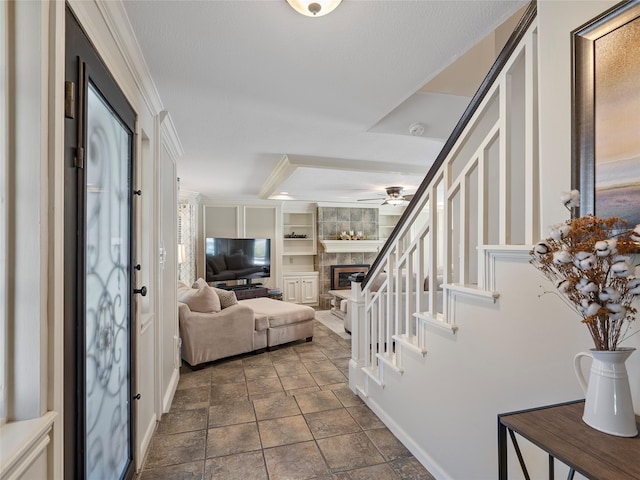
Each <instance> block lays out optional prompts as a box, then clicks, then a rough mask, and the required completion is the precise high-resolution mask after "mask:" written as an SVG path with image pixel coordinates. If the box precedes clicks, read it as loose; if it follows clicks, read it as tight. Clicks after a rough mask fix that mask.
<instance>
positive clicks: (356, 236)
mask: <svg viewBox="0 0 640 480" xmlns="http://www.w3.org/2000/svg"><path fill="white" fill-rule="evenodd" d="M338 240H366V237H365V236H364V234H363V233H362V232H360V231H358V232H357V233H355V234H354V233H353V230H350V231H349V233H347V232H346V231H342V232H340V235H339V236H338Z"/></svg>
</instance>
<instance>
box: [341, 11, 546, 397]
mask: <svg viewBox="0 0 640 480" xmlns="http://www.w3.org/2000/svg"><path fill="white" fill-rule="evenodd" d="M535 16H536V10H535V3H534V4H532V6H531V7H530V8H529V9H528V10H527V12H526V13H525V15H524V17H523V19H522V20H521V22H520V24H519V25H518V27H517V28H516V31H515V32H514V35H513V36H512V38H511V40H510V41H509V42H508V43H507V46H506V47H505V49H504V50H503V52H502V53H501V55H500V57H499V58H498V60H497V61H496V64H495V65H494V67H493V68H492V70H491V72H490V73H489V75H488V76H487V79H485V82H484V83H483V85H482V86H481V87H480V89H479V90H478V93H477V94H476V96H475V97H474V98H473V100H472V101H471V104H470V106H469V107H468V109H467V111H466V112H465V114H464V116H463V118H462V119H461V120H460V122H459V123H458V126H457V127H456V129H455V130H454V133H453V134H452V135H451V137H450V138H449V140H448V141H447V143H446V144H445V147H444V148H443V151H442V152H441V154H440V155H439V157H438V159H437V160H436V163H435V164H434V167H432V169H431V170H430V171H429V173H428V175H427V178H426V179H425V181H424V182H423V184H422V185H421V186H420V188H419V189H418V191H417V193H416V195H415V196H414V197H413V199H412V201H411V204H410V205H409V206H408V207H407V209H406V211H405V213H404V214H403V216H402V218H401V219H400V221H399V222H398V225H397V226H396V228H395V230H394V232H393V233H392V235H391V236H390V238H389V240H388V242H387V244H385V246H384V248H383V249H382V251H381V253H380V255H379V256H378V258H377V259H376V261H375V263H374V264H373V266H372V268H371V270H370V272H369V274H368V275H367V278H365V281H364V282H363V283H362V284H354V286H353V291H352V299H351V301H352V306H351V308H349V311H350V314H351V315H352V328H353V332H352V359H351V364H350V377H351V378H350V384H351V387H352V389H354V390H355V389H358V390H360V392H361V393H362V394H364V395H367V391H368V388H367V385H368V382H369V381H374V382H375V383H377V384H378V385H382V386H384V384H385V382H384V372H385V369H390V370H391V371H393V372H396V373H402V372H403V368H404V367H403V362H402V355H403V354H404V352H405V351H408V352H415V353H417V354H420V355H423V356H424V355H425V354H426V352H427V345H428V335H429V331H430V329H432V328H434V327H435V328H437V329H439V330H440V331H444V332H448V334H450V335H455V333H456V331H457V328H458V327H457V325H456V322H455V303H456V301H457V299H458V298H460V297H461V296H468V295H473V296H475V297H478V298H481V299H486V300H488V301H490V302H495V301H496V299H497V298H498V293H497V292H494V291H493V290H492V284H493V282H492V280H491V278H490V271H487V268H486V265H487V254H488V253H487V252H491V250H492V249H494V248H497V246H500V249H501V250H503V249H504V248H505V247H504V246H509V245H521V246H525V245H531V244H532V243H534V242H535V241H536V240H537V238H538V235H539V214H538V188H539V187H538V183H539V182H538V180H539V179H538V176H537V172H538V165H537V163H538V152H537V145H538V138H537V131H538V128H537V122H538V110H537V106H538V99H537V91H538V84H537V78H538V72H537V65H538V62H537V23H536V21H535ZM507 248H508V247H507ZM516 248H517V247H516ZM522 248H524V247H520V249H522Z"/></svg>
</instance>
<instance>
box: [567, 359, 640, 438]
mask: <svg viewBox="0 0 640 480" xmlns="http://www.w3.org/2000/svg"><path fill="white" fill-rule="evenodd" d="M634 350H635V348H619V349H618V350H611V351H609V350H590V351H588V352H580V353H578V354H577V355H576V356H575V357H574V359H573V362H574V368H575V371H576V377H578V382H579V383H580V386H581V387H582V390H584V393H585V395H586V397H585V403H584V412H583V415H582V420H584V423H586V424H587V425H589V426H590V427H592V428H595V429H596V430H599V431H601V432H604V433H608V434H610V435H616V436H618V437H635V436H636V435H637V434H638V429H637V427H636V417H635V413H634V411H633V401H632V400H631V388H630V387H629V377H628V375H627V368H626V367H625V364H624V362H625V361H626V360H627V358H628V357H629V355H631V354H632V353H633V351H634ZM582 357H591V358H592V359H593V362H592V363H591V375H590V376H589V383H588V384H587V381H586V379H585V378H584V375H583V374H582V369H581V368H580V360H581V358H582Z"/></svg>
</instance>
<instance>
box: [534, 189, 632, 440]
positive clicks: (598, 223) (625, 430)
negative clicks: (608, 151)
mask: <svg viewBox="0 0 640 480" xmlns="http://www.w3.org/2000/svg"><path fill="white" fill-rule="evenodd" d="M562 201H563V203H564V205H565V207H567V208H568V209H569V210H571V209H572V208H574V207H577V206H579V202H580V192H578V191H577V190H572V191H571V192H568V193H565V194H563V196H562ZM639 243H640V225H637V226H636V227H635V228H634V229H629V228H627V222H626V221H624V220H621V219H619V218H617V217H611V218H598V217H596V216H594V215H586V216H583V217H577V218H572V219H570V220H567V221H566V222H564V223H561V224H558V225H554V226H552V227H551V229H550V233H549V238H547V239H546V240H543V241H541V242H539V243H538V244H537V245H535V246H534V247H533V249H532V250H531V252H530V254H531V264H532V265H533V266H535V267H536V268H537V269H538V270H540V271H541V272H542V273H543V274H544V275H545V276H546V277H547V278H548V279H549V280H551V281H552V282H554V284H555V285H556V288H557V291H558V293H559V296H560V298H562V299H563V300H564V301H565V302H566V303H567V304H568V305H569V306H570V307H571V308H572V309H573V310H575V311H576V312H577V313H578V314H579V315H580V316H581V317H582V323H584V324H585V325H586V326H587V328H588V330H589V333H590V334H591V338H592V339H593V342H594V344H595V348H594V349H591V350H590V351H589V352H581V353H579V354H577V355H576V356H575V358H574V367H575V370H576V375H577V377H578V382H579V383H580V385H581V387H582V388H583V390H584V391H585V394H586V400H585V407H584V414H583V417H582V419H583V420H584V422H585V423H586V424H587V425H589V426H591V427H593V428H595V429H596V430H600V431H602V432H605V433H609V434H611V435H617V436H622V437H633V436H635V435H637V433H638V431H637V428H636V421H635V414H634V410H633V402H632V399H631V389H630V387H629V379H628V376H627V371H626V368H625V365H624V361H625V360H626V358H628V357H629V355H631V353H633V351H634V350H635V348H622V347H619V346H618V345H619V344H620V343H621V342H622V341H624V340H625V339H626V338H628V337H629V336H631V335H633V334H635V333H638V331H636V332H635V333H632V334H629V330H630V326H631V323H632V322H633V321H635V316H636V313H637V312H636V309H635V308H634V307H633V305H632V303H633V301H634V300H635V299H636V298H637V297H638V296H640V278H637V277H636V276H635V266H634V265H633V264H632V261H631V256H630V255H632V254H634V253H636V252H638V246H639ZM545 293H550V292H545ZM554 293H555V292H554ZM584 356H588V357H591V358H592V359H593V363H592V368H591V376H590V378H589V382H588V383H587V382H586V380H585V379H584V376H583V375H582V371H581V369H580V360H581V358H582V357H584ZM596 407H597V409H596Z"/></svg>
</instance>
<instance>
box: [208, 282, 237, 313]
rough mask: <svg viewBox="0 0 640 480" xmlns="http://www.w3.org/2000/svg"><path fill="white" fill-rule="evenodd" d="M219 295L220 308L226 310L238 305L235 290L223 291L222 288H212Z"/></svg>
mask: <svg viewBox="0 0 640 480" xmlns="http://www.w3.org/2000/svg"><path fill="white" fill-rule="evenodd" d="M211 288H212V289H213V290H215V291H216V293H217V294H218V298H220V306H221V307H222V308H223V309H225V308H227V307H230V306H231V305H235V304H236V303H238V299H237V298H236V292H234V291H233V290H223V289H222V288H215V287H211Z"/></svg>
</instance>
